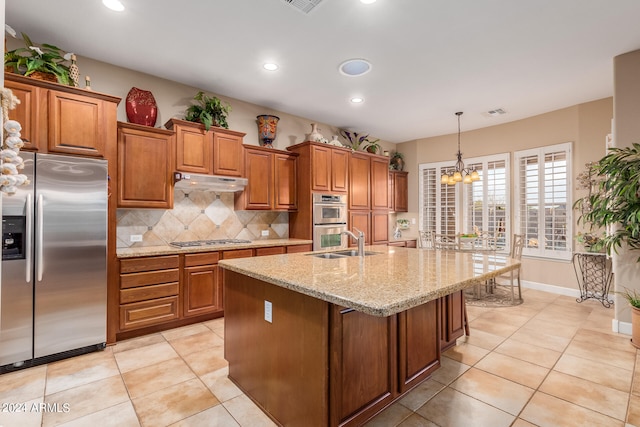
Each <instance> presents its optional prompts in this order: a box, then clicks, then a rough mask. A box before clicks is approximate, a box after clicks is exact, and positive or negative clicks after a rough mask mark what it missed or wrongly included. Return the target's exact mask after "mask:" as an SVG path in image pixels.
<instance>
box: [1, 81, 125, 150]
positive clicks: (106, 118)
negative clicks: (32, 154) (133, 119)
mask: <svg viewBox="0 0 640 427" xmlns="http://www.w3.org/2000/svg"><path fill="white" fill-rule="evenodd" d="M5 86H6V87H8V88H10V89H11V90H12V91H13V93H14V94H15V95H16V96H17V97H18V99H20V102H21V103H20V104H19V105H18V108H17V109H15V110H12V111H11V112H9V117H10V118H13V119H16V120H18V121H19V122H20V124H21V125H22V131H21V134H22V135H21V136H22V138H24V139H27V140H29V142H28V143H27V144H26V145H25V146H24V149H26V150H38V151H41V152H51V153H63V154H73V155H78V156H91V157H105V156H106V152H107V147H108V146H109V144H112V145H110V147H111V149H113V147H115V129H116V127H115V124H116V120H117V119H116V115H117V107H118V102H120V98H117V97H114V96H110V95H106V94H102V93H99V92H93V91H87V90H85V89H80V88H76V87H71V86H63V85H60V84H58V83H51V82H46V81H43V80H36V79H32V78H29V77H24V76H20V75H17V74H13V73H5Z"/></svg>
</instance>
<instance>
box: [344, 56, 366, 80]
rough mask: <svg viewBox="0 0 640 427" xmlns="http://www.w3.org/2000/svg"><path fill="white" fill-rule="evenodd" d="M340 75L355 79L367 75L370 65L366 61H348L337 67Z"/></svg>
mask: <svg viewBox="0 0 640 427" xmlns="http://www.w3.org/2000/svg"><path fill="white" fill-rule="evenodd" d="M338 69H339V70H340V73H341V74H343V75H345V76H349V77H356V76H362V75H363V74H367V73H368V72H369V71H371V63H370V62H369V61H367V60H366V59H348V60H346V61H344V62H343V63H342V64H340V67H338Z"/></svg>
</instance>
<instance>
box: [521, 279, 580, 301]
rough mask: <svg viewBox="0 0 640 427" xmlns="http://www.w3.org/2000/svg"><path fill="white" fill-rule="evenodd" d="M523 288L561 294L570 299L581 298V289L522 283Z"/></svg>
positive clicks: (524, 281)
mask: <svg viewBox="0 0 640 427" xmlns="http://www.w3.org/2000/svg"><path fill="white" fill-rule="evenodd" d="M522 287H523V288H528V289H535V290H537V291H545V292H549V293H552V294H560V295H565V296H568V297H575V298H580V290H579V289H571V288H565V287H563V286H556V285H548V284H546V283H538V282H529V281H526V280H523V281H522Z"/></svg>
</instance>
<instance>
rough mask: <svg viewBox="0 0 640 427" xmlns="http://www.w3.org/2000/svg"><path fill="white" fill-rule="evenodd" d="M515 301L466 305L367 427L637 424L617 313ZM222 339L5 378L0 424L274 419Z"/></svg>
mask: <svg viewBox="0 0 640 427" xmlns="http://www.w3.org/2000/svg"><path fill="white" fill-rule="evenodd" d="M523 297H524V301H525V302H524V304H522V305H520V306H516V307H508V308H494V309H491V308H478V307H468V314H469V317H470V320H471V323H470V324H471V336H470V337H467V338H462V339H460V340H459V342H458V345H457V346H456V347H454V348H452V349H450V350H449V351H447V352H446V353H445V354H444V357H443V358H442V367H441V368H440V369H439V370H438V371H436V372H435V374H434V375H433V378H431V379H430V380H427V381H425V382H424V383H422V384H421V385H420V386H418V387H417V388H416V389H414V390H413V391H412V392H411V393H409V394H408V395H407V396H405V397H404V398H402V399H401V400H399V401H398V402H396V403H395V404H393V405H392V406H391V407H389V408H387V410H386V411H384V412H383V413H382V414H380V415H378V416H377V417H376V418H374V419H373V420H371V421H370V422H369V423H368V427H374V426H384V427H387V426H401V427H410V426H443V427H444V426H461V427H469V426H474V427H476V426H488V427H500V426H515V427H525V426H554V427H555V426H580V427H582V426H627V427H628V426H634V425H635V426H638V427H640V373H638V374H636V364H637V363H638V362H640V359H639V358H638V355H637V354H636V349H635V347H633V346H632V345H631V344H630V343H629V337H627V336H624V335H618V334H615V333H612V332H611V318H612V310H613V309H612V308H611V309H605V308H603V307H602V306H601V305H600V303H598V302H596V301H587V302H584V303H582V304H578V303H576V302H575V300H574V299H573V298H570V297H566V296H559V295H555V294H549V293H545V292H540V291H534V290H524V295H523ZM223 345H224V320H223V319H217V320H214V321H210V322H205V323H201V324H197V325H192V326H187V327H183V328H179V329H174V330H170V331H166V332H162V333H158V334H154V335H148V336H145V337H141V338H136V339H132V340H129V341H123V342H120V343H118V344H117V345H115V346H112V347H109V348H107V349H106V350H105V351H103V352H98V353H92V354H88V355H83V356H78V357H75V358H72V359H67V360H63V361H59V362H55V363H51V364H48V365H43V366H38V367H34V368H30V369H25V370H22V371H18V372H13V373H8V374H4V375H1V376H0V402H2V403H13V404H18V405H17V406H14V407H12V410H11V411H5V412H0V427H14V426H16V427H28V426H57V425H61V426H67V427H71V426H74V427H76V426H89V427H103V426H118V427H124V426H149V427H160V426H181V427H187V426H243V427H257V426H273V425H274V424H273V423H272V422H271V420H270V419H269V418H267V416H265V415H264V414H263V413H262V412H261V411H260V410H259V409H258V408H257V407H256V406H255V405H254V404H253V403H252V402H251V400H249V399H248V398H247V397H246V396H245V395H244V394H243V393H242V392H241V391H240V390H239V389H238V388H237V387H236V386H235V385H234V384H233V383H232V382H231V381H229V380H228V379H227V378H226V374H227V363H226V361H225V360H224V358H223ZM638 372H640V369H638ZM43 403H44V404H45V405H43V406H41V404H43ZM22 404H24V405H22ZM17 408H24V409H26V411H25V412H17V411H16V409H17ZM4 409H5V410H6V409H8V407H6V406H5V407H4Z"/></svg>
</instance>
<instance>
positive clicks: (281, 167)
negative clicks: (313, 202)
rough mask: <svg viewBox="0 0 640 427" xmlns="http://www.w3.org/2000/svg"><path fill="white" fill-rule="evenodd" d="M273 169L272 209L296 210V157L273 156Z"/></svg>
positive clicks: (285, 155)
mask: <svg viewBox="0 0 640 427" xmlns="http://www.w3.org/2000/svg"><path fill="white" fill-rule="evenodd" d="M273 169H274V173H273V190H274V204H273V209H274V210H296V209H298V157H297V156H292V155H287V154H279V153H278V154H275V155H274V156H273Z"/></svg>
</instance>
